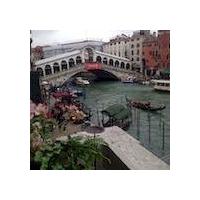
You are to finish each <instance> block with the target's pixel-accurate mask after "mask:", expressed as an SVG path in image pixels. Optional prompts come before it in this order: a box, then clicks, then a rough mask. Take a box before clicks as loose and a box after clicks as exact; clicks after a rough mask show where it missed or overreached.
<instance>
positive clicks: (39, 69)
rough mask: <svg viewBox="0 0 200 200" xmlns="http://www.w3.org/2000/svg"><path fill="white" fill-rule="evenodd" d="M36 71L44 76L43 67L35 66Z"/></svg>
mask: <svg viewBox="0 0 200 200" xmlns="http://www.w3.org/2000/svg"><path fill="white" fill-rule="evenodd" d="M37 72H39V74H40V76H44V72H43V69H42V68H41V67H38V68H37Z"/></svg>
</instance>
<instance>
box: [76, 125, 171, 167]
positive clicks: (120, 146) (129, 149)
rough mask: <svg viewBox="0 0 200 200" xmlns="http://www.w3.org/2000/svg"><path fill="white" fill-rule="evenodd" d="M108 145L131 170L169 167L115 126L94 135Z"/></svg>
mask: <svg viewBox="0 0 200 200" xmlns="http://www.w3.org/2000/svg"><path fill="white" fill-rule="evenodd" d="M76 135H80V136H91V133H87V132H79V133H77V134H76ZM96 137H101V138H103V139H104V141H105V142H107V143H108V145H109V148H110V149H111V150H112V151H113V152H114V153H115V154H116V155H117V156H118V157H119V158H120V159H121V161H122V162H123V163H124V164H125V165H126V166H127V167H128V168H129V169H132V170H169V169H170V166H169V165H168V164H166V163H165V162H163V161H162V160H161V159H160V158H158V157H157V156H155V155H154V154H153V153H151V152H150V151H148V150H147V149H146V148H144V147H143V146H142V145H141V144H140V143H139V141H138V140H136V139H135V138H133V137H132V136H130V135H129V134H128V133H127V132H125V131H124V130H122V129H121V128H119V127H117V126H113V127H109V128H105V129H104V132H102V133H100V134H96Z"/></svg>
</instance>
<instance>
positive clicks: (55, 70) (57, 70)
mask: <svg viewBox="0 0 200 200" xmlns="http://www.w3.org/2000/svg"><path fill="white" fill-rule="evenodd" d="M53 71H54V74H55V73H58V72H59V71H60V67H59V64H58V63H57V62H56V63H54V64H53Z"/></svg>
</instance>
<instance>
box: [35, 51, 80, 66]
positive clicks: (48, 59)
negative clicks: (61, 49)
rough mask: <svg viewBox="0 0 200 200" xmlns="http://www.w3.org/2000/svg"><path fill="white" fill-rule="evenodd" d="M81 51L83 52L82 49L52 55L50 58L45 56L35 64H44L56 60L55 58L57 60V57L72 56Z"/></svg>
mask: <svg viewBox="0 0 200 200" xmlns="http://www.w3.org/2000/svg"><path fill="white" fill-rule="evenodd" d="M80 52H81V51H80V50H75V51H71V52H67V53H63V54H59V55H56V56H52V57H50V58H45V59H42V60H38V61H36V62H35V65H41V64H44V63H46V62H51V61H54V60H57V59H61V58H66V57H70V56H73V55H76V54H79V53H80Z"/></svg>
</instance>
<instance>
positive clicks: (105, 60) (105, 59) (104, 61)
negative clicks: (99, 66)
mask: <svg viewBox="0 0 200 200" xmlns="http://www.w3.org/2000/svg"><path fill="white" fill-rule="evenodd" d="M103 64H105V65H107V64H108V59H107V58H106V57H104V58H103Z"/></svg>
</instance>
